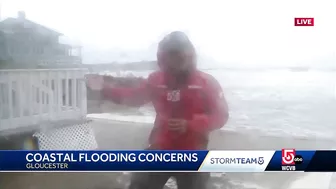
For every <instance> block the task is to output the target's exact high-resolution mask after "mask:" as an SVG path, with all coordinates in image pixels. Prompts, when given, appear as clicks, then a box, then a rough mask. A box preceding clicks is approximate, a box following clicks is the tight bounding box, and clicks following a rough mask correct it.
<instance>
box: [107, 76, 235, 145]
mask: <svg viewBox="0 0 336 189" xmlns="http://www.w3.org/2000/svg"><path fill="white" fill-rule="evenodd" d="M175 81H176V82H177V83H179V79H177V78H176V77H173V76H171V75H169V74H167V73H165V72H163V71H157V72H154V73H152V74H150V75H149V77H148V79H147V80H145V82H144V83H143V84H142V85H141V86H140V87H138V88H109V87H105V88H104V89H103V91H102V92H103V96H104V97H105V98H107V99H109V100H112V101H113V102H115V103H118V104H124V105H130V106H141V105H144V104H146V103H149V102H152V104H153V105H154V108H155V111H156V118H155V123H154V128H153V130H152V132H151V135H150V138H149V142H150V144H151V145H152V146H153V148H154V149H160V150H198V149H206V148H207V144H208V135H209V133H210V132H211V131H213V130H215V129H219V128H221V127H223V126H224V124H225V123H226V122H227V120H228V116H229V115H228V106H227V103H226V100H225V97H224V95H223V91H222V89H221V86H220V85H219V83H218V82H217V81H216V80H215V78H214V77H212V76H211V75H209V74H207V73H204V72H201V71H198V70H193V71H191V72H190V73H189V76H188V79H187V80H186V81H185V84H184V85H181V86H179V87H178V88H175V89H171V88H170V87H168V86H169V83H172V82H173V83H174V82H175ZM169 118H180V119H185V120H187V131H186V132H184V133H175V132H173V131H169V130H168V128H167V127H168V125H167V120H168V119H169Z"/></svg>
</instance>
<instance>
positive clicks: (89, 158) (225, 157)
mask: <svg viewBox="0 0 336 189" xmlns="http://www.w3.org/2000/svg"><path fill="white" fill-rule="evenodd" d="M335 160H336V151H319V150H317V151H299V150H297V151H296V150H294V149H283V150H279V151H145V150H141V151H135V150H134V151H0V172H13V171H17V172H21V171H35V172H36V171H51V172H52V171H64V172H67V171H71V172H73V171H79V172H82V171H86V172H90V171H110V172H121V171H131V172H137V171H144V172H165V171H167V172H168V171H174V172H179V171H181V172H186V171H188V172H189V171H190V172H265V171H301V172H335V171H336V161H335Z"/></svg>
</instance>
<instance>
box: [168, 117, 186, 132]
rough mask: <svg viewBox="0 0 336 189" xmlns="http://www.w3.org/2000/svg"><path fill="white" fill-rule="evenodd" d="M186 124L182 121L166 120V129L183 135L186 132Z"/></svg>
mask: <svg viewBox="0 0 336 189" xmlns="http://www.w3.org/2000/svg"><path fill="white" fill-rule="evenodd" d="M187 123H188V122H187V120H184V119H168V128H169V130H170V131H174V132H177V133H184V132H186V131H187V126H188V125H187Z"/></svg>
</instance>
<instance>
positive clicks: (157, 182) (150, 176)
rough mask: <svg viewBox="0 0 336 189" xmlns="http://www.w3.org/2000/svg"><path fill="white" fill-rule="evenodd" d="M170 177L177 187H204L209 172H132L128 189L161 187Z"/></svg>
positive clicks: (181, 188) (190, 188) (195, 188)
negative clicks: (173, 179)
mask: <svg viewBox="0 0 336 189" xmlns="http://www.w3.org/2000/svg"><path fill="white" fill-rule="evenodd" d="M170 177H174V178H175V179H176V183H177V187H178V189H206V188H207V183H208V180H209V177H210V173H170V172H166V173H161V172H160V173H143V172H141V173H133V175H132V179H131V185H130V187H129V189H162V188H163V187H164V185H165V184H166V182H167V181H168V179H169V178H170Z"/></svg>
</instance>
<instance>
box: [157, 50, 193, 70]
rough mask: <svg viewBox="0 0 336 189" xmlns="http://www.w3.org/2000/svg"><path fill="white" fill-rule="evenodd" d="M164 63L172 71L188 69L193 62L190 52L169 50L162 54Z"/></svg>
mask: <svg viewBox="0 0 336 189" xmlns="http://www.w3.org/2000/svg"><path fill="white" fill-rule="evenodd" d="M161 61H162V64H164V65H165V67H166V68H167V69H168V71H170V72H172V73H179V72H184V71H187V70H188V68H189V66H190V64H192V57H191V55H190V53H188V52H185V51H167V52H164V53H163V54H162V59H161Z"/></svg>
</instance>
